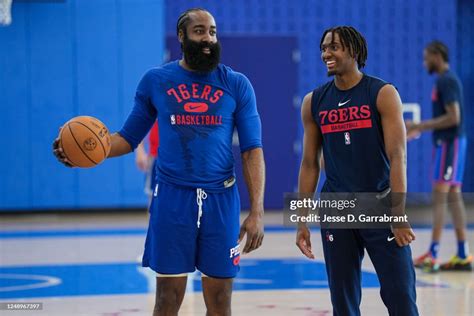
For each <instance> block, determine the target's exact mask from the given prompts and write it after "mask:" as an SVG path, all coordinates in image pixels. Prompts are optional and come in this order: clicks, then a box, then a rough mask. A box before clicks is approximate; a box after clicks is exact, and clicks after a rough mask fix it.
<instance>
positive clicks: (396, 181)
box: [377, 85, 415, 247]
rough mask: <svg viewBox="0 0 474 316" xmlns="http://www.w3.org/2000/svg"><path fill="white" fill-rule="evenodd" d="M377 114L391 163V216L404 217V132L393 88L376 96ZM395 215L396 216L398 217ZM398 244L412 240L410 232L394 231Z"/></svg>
mask: <svg viewBox="0 0 474 316" xmlns="http://www.w3.org/2000/svg"><path fill="white" fill-rule="evenodd" d="M377 110H378V112H379V113H380V116H381V120H382V128H383V131H384V135H383V137H384V142H385V152H386V154H387V157H388V160H389V161H390V187H391V189H392V197H393V198H394V199H395V203H393V204H394V208H393V209H392V212H394V213H400V214H404V212H405V194H406V192H407V180H406V131H405V124H404V122H403V111H402V102H401V100H400V96H399V95H398V92H397V90H396V89H395V87H394V86H392V85H385V86H383V87H382V88H381V89H380V91H379V94H378V96H377ZM400 214H398V215H400ZM393 234H394V236H395V240H396V242H397V244H398V245H399V246H400V247H402V246H406V245H408V244H409V243H411V242H412V241H413V240H414V239H415V234H414V233H413V230H412V229H411V228H393Z"/></svg>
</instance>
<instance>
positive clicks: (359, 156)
mask: <svg viewBox="0 0 474 316" xmlns="http://www.w3.org/2000/svg"><path fill="white" fill-rule="evenodd" d="M320 49H321V58H322V61H323V62H324V64H325V65H326V67H327V71H328V75H329V76H334V80H331V81H329V82H327V83H326V84H324V85H322V86H320V87H318V88H316V89H315V90H314V91H313V92H311V93H309V94H307V95H306V96H305V98H304V100H303V104H302V109H301V115H302V121H303V127H304V139H303V159H302V162H301V167H300V173H299V188H298V191H299V193H301V194H305V195H306V194H311V195H312V194H313V193H314V191H315V189H316V187H317V184H318V179H319V173H320V159H319V158H320V156H321V152H322V151H324V165H325V169H326V181H325V183H324V186H323V188H322V190H321V191H322V192H323V193H325V194H331V195H334V194H336V193H342V192H351V193H352V192H367V193H370V192H374V193H375V192H377V193H379V192H383V193H384V194H385V193H386V192H387V194H388V192H390V190H391V191H392V192H394V193H399V195H398V196H400V194H403V193H405V192H406V156H405V148H406V139H405V127H404V123H403V115H402V104H401V100H400V97H399V95H398V92H397V90H396V89H395V88H394V87H393V86H392V85H390V84H388V83H386V82H384V81H382V80H380V79H378V78H375V77H372V76H369V75H366V74H364V73H362V72H361V71H360V69H361V68H363V67H364V66H365V61H366V59H367V44H366V41H365V39H364V37H363V36H362V35H361V34H360V33H359V32H358V31H357V30H356V29H354V28H353V27H350V26H339V27H334V28H330V29H328V30H326V31H325V32H324V34H323V36H322V37H321V42H320ZM394 196H396V195H394ZM397 200H398V199H397ZM398 207H399V208H400V209H397V210H396V211H397V212H401V211H404V210H403V208H404V203H403V201H401V203H400V204H398ZM407 226H408V225H407ZM321 237H322V242H323V251H324V259H325V261H326V272H327V276H328V281H329V288H330V292H331V302H332V305H333V313H334V315H338V316H342V315H344V316H355V315H360V310H359V305H360V302H361V263H362V258H363V256H364V248H365V249H366V250H367V252H368V254H369V256H370V258H371V260H372V263H373V264H374V267H375V270H376V272H377V276H378V279H379V281H380V287H381V289H380V294H381V296H382V300H383V302H384V304H385V305H386V307H387V309H388V312H389V314H390V315H393V316H396V315H398V316H414V315H418V310H417V307H416V291H415V271H414V268H413V265H412V262H411V250H410V246H409V244H410V243H411V242H412V241H413V240H414V239H415V235H414V233H413V231H412V230H411V228H409V227H392V229H389V228H388V227H387V228H377V229H375V228H360V229H350V228H341V229H331V228H327V227H326V228H325V227H324V226H323V227H322V228H321ZM296 245H297V246H298V247H299V249H300V250H301V252H302V253H303V254H304V255H305V256H307V257H308V258H311V259H313V258H314V254H313V252H312V249H311V240H310V231H309V229H308V227H307V226H306V224H305V223H300V224H299V225H298V232H297V235H296Z"/></svg>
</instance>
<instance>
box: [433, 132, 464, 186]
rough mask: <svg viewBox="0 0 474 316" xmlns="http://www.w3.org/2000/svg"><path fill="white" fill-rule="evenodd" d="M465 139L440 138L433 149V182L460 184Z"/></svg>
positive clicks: (462, 172)
mask: <svg viewBox="0 0 474 316" xmlns="http://www.w3.org/2000/svg"><path fill="white" fill-rule="evenodd" d="M466 150H467V139H466V137H464V136H461V137H456V138H454V139H452V140H444V141H443V140H440V141H439V142H438V143H437V144H436V145H435V147H434V150H433V182H434V183H446V184H450V185H453V186H458V185H462V180H463V175H464V166H465V162H466Z"/></svg>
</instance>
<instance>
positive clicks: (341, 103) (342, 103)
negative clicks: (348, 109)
mask: <svg viewBox="0 0 474 316" xmlns="http://www.w3.org/2000/svg"><path fill="white" fill-rule="evenodd" d="M350 100H351V99H349V100H347V101H346V102H339V103H338V104H337V106H343V105H344V104H346V103H347V102H349V101H350Z"/></svg>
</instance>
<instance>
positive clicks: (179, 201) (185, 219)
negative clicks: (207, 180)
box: [142, 182, 240, 278]
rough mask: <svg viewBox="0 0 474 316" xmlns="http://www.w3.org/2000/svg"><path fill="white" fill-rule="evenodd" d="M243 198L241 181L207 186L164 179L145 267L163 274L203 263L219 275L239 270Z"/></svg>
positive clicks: (152, 218)
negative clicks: (217, 187) (216, 187)
mask: <svg viewBox="0 0 474 316" xmlns="http://www.w3.org/2000/svg"><path fill="white" fill-rule="evenodd" d="M239 230H240V198H239V193H238V189H237V186H236V185H233V186H232V187H230V188H227V189H225V190H224V191H221V192H206V190H205V189H201V188H188V187H181V186H176V185H172V184H168V183H163V182H159V183H158V185H157V189H155V190H154V194H153V199H152V202H151V206H150V224H149V227H148V233H147V237H146V241H145V252H144V255H143V263H142V265H143V266H144V267H150V268H151V269H152V270H154V271H155V272H157V273H159V274H181V273H187V272H194V271H195V269H198V270H199V271H201V272H202V273H203V274H205V275H207V276H210V277H215V278H233V277H235V276H236V274H237V272H238V271H239V261H240V252H239V245H238V243H237V241H238V238H239Z"/></svg>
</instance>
